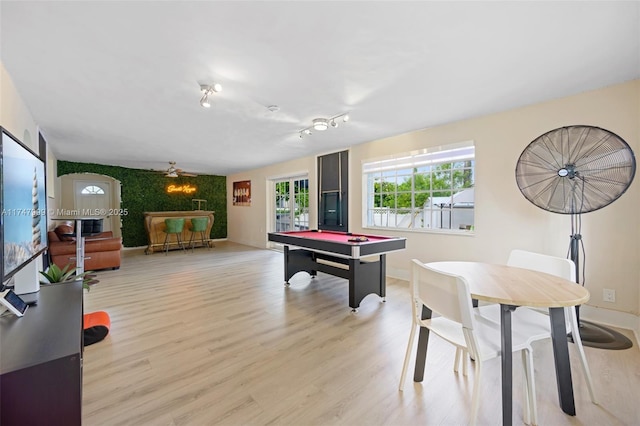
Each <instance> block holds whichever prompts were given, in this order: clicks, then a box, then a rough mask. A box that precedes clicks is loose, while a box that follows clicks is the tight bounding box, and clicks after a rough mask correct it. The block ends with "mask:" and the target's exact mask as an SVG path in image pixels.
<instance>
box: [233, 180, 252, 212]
mask: <svg viewBox="0 0 640 426" xmlns="http://www.w3.org/2000/svg"><path fill="white" fill-rule="evenodd" d="M233 205H234V206H250V205H251V181H250V180H243V181H240V182H233Z"/></svg>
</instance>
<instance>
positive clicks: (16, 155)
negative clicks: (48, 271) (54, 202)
mask: <svg viewBox="0 0 640 426" xmlns="http://www.w3.org/2000/svg"><path fill="white" fill-rule="evenodd" d="M0 129H1V131H2V142H1V143H0V159H1V161H0V169H1V170H2V173H0V179H1V180H0V207H1V211H2V216H1V217H0V222H1V223H0V225H1V226H0V229H1V231H0V241H1V242H2V259H3V260H2V262H1V263H2V266H0V267H1V268H2V271H1V272H2V283H5V282H6V281H7V280H9V279H10V278H11V277H12V276H13V275H14V274H15V273H16V272H18V271H19V270H20V269H22V268H23V267H24V266H25V265H27V264H28V263H29V262H31V261H32V260H33V259H35V258H36V257H37V256H38V255H40V254H41V253H42V252H43V251H44V250H46V248H47V195H46V194H47V193H46V188H45V166H44V161H42V160H41V159H40V157H38V156H37V155H36V154H35V153H34V152H33V151H31V149H29V148H28V147H27V146H25V145H23V144H22V143H21V142H20V141H19V140H18V139H17V138H15V137H14V136H13V135H11V133H9V132H8V131H7V130H6V129H4V128H0Z"/></svg>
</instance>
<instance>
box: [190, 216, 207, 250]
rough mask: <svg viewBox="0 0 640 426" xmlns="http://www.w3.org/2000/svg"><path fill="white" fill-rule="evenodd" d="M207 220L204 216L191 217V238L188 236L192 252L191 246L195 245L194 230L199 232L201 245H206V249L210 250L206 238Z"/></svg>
mask: <svg viewBox="0 0 640 426" xmlns="http://www.w3.org/2000/svg"><path fill="white" fill-rule="evenodd" d="M208 222H209V218H206V217H194V218H192V219H191V226H190V227H189V229H190V230H191V238H189V245H190V246H191V252H193V247H194V246H195V243H196V241H195V238H194V237H195V235H196V232H197V233H199V234H200V241H202V245H206V246H207V249H209V250H211V248H210V247H209V239H208V238H207V235H206V231H207V224H208Z"/></svg>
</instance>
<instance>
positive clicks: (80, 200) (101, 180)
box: [60, 173, 122, 237]
mask: <svg viewBox="0 0 640 426" xmlns="http://www.w3.org/2000/svg"><path fill="white" fill-rule="evenodd" d="M60 187H61V201H60V207H61V208H63V209H66V210H72V211H75V212H77V215H78V216H83V217H95V218H96V219H99V218H103V219H104V220H103V221H102V230H103V231H105V232H106V231H111V232H113V236H114V237H121V236H122V231H121V227H122V223H121V219H122V217H121V215H120V214H118V212H119V210H120V181H118V180H116V179H114V178H112V177H110V176H103V175H98V174H93V173H75V174H69V175H64V176H61V177H60Z"/></svg>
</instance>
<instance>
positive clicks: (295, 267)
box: [284, 246, 318, 286]
mask: <svg viewBox="0 0 640 426" xmlns="http://www.w3.org/2000/svg"><path fill="white" fill-rule="evenodd" d="M316 265H317V264H316V260H315V254H314V253H313V252H311V251H309V250H302V249H300V250H289V246H284V284H285V286H288V285H289V280H290V279H291V277H293V276H294V275H295V274H297V273H298V272H301V271H305V272H307V273H309V275H311V277H312V278H313V277H315V276H316V275H317V274H318V271H317V270H316V267H317V266H316Z"/></svg>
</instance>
